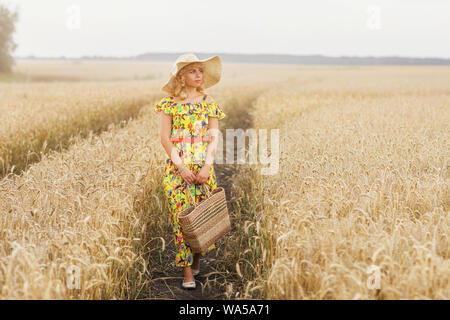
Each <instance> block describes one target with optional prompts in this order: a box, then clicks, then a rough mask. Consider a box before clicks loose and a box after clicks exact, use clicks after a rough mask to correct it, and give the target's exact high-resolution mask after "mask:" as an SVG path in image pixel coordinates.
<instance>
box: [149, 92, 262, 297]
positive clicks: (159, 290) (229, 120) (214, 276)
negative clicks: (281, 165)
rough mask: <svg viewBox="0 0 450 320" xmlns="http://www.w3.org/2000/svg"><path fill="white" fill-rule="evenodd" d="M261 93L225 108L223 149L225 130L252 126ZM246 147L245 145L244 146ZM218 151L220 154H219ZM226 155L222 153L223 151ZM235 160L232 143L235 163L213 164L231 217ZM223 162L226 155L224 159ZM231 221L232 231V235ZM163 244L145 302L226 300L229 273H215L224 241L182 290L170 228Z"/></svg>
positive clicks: (218, 244)
mask: <svg viewBox="0 0 450 320" xmlns="http://www.w3.org/2000/svg"><path fill="white" fill-rule="evenodd" d="M259 95H260V91H258V92H255V93H252V94H248V96H246V97H244V98H240V99H237V98H232V99H230V100H229V101H228V102H227V105H226V115H227V116H226V117H225V118H224V119H223V121H222V120H221V122H220V128H221V132H222V136H223V140H224V143H223V146H224V148H225V146H226V143H225V141H226V136H225V132H226V131H225V130H226V129H227V128H228V129H231V128H234V129H239V128H240V129H243V130H246V129H248V128H251V127H252V125H253V119H252V115H251V111H252V109H253V103H254V102H255V101H256V99H257V98H258V96H259ZM246 148H247V145H246ZM218 152H219V151H218ZM223 152H225V150H223ZM236 158H237V144H236V143H234V159H235V161H234V163H233V164H218V163H216V164H214V167H215V171H216V178H217V185H218V186H219V187H223V188H224V189H225V193H226V197H227V201H228V209H229V211H230V212H229V213H230V216H232V215H233V212H231V210H233V208H235V206H234V205H233V201H235V200H234V199H233V198H232V192H231V187H232V185H233V178H234V176H235V175H236V174H237V173H238V165H237V164H235V162H236ZM223 159H224V160H225V155H224V157H223ZM233 230H234V227H233V221H232V231H231V232H233ZM161 236H162V237H163V238H164V239H165V241H166V243H167V246H166V249H165V250H164V252H159V257H158V259H152V262H156V264H157V265H155V266H154V267H152V270H153V272H152V279H151V280H149V289H150V296H148V297H145V298H146V299H175V300H180V299H187V300H210V299H226V295H225V283H224V281H223V280H224V278H227V277H230V275H231V274H232V272H231V270H230V274H229V275H227V274H224V273H223V272H220V271H218V269H223V268H219V264H220V263H221V257H222V255H223V250H224V247H225V246H224V243H223V241H224V240H221V241H219V242H218V243H216V246H217V249H216V250H213V251H212V252H210V253H208V254H207V255H205V256H204V257H202V258H201V260H200V274H199V275H198V276H195V281H196V283H197V288H196V289H195V290H184V289H183V288H182V287H181V282H182V280H183V273H182V271H181V269H180V268H178V267H176V266H175V264H174V261H173V260H174V256H175V252H176V251H175V245H174V240H173V236H172V233H171V230H170V226H168V228H167V232H166V233H165V234H164V235H161Z"/></svg>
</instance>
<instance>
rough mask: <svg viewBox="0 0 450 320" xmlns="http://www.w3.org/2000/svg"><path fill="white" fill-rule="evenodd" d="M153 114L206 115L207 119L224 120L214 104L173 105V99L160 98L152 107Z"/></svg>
mask: <svg viewBox="0 0 450 320" xmlns="http://www.w3.org/2000/svg"><path fill="white" fill-rule="evenodd" d="M154 111H155V112H157V113H158V112H161V111H162V112H164V113H165V114H168V115H188V114H193V113H206V114H207V115H208V117H217V118H218V119H219V120H220V119H223V118H225V116H226V114H225V112H224V111H223V110H222V108H221V107H220V106H219V105H217V103H216V102H206V101H203V102H198V103H175V102H174V101H173V97H164V98H162V99H161V100H160V101H159V102H158V103H157V104H156V105H155V107H154Z"/></svg>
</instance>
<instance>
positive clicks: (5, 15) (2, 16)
mask: <svg viewBox="0 0 450 320" xmlns="http://www.w3.org/2000/svg"><path fill="white" fill-rule="evenodd" d="M16 21H17V12H11V11H10V10H9V9H8V8H6V7H5V6H3V5H1V4H0V72H7V73H10V72H11V70H12V66H13V64H14V59H13V57H12V53H13V51H14V50H15V49H16V47H17V45H16V44H15V43H14V40H13V38H12V36H13V33H14V31H15V30H16V26H15V23H16Z"/></svg>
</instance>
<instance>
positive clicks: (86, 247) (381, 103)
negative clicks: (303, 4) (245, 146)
mask: <svg viewBox="0 0 450 320" xmlns="http://www.w3.org/2000/svg"><path fill="white" fill-rule="evenodd" d="M52 63H53V64H54V65H56V66H54V67H51V65H50V64H52ZM84 64H86V65H87V66H84ZM81 66H82V67H81V68H80V65H78V67H76V66H74V65H72V63H70V62H66V63H65V64H64V63H62V62H56V63H55V62H48V61H40V62H35V61H32V62H30V61H23V62H22V63H20V64H19V65H18V66H17V69H16V72H19V73H22V74H25V75H26V76H25V77H24V78H21V79H20V80H16V81H12V82H8V83H0V92H1V95H2V99H1V101H2V104H1V105H0V110H1V111H2V113H1V114H2V115H1V116H0V119H1V121H2V122H1V123H2V126H1V128H0V137H1V140H0V152H1V153H0V157H1V158H0V159H1V160H2V166H3V167H2V168H4V169H3V171H4V172H3V175H4V176H3V178H2V179H1V180H0V214H1V215H0V233H1V236H0V298H1V299H138V298H143V297H145V298H150V299H151V298H158V297H155V296H154V293H153V289H152V282H151V280H152V275H153V274H154V273H155V268H156V267H157V265H156V262H157V260H158V257H160V256H161V255H164V254H169V253H168V252H167V248H166V247H167V245H168V239H170V234H169V233H168V228H167V226H168V218H167V216H166V208H167V204H166V203H165V199H164V194H163V191H162V190H163V188H162V186H161V181H162V160H163V158H164V150H163V148H162V146H161V145H160V143H159V136H158V133H159V128H158V125H159V122H158V118H157V115H156V114H155V113H154V112H153V110H152V107H153V105H154V104H155V103H156V102H157V101H158V100H159V99H160V98H161V97H162V96H163V93H162V92H160V91H159V87H160V84H161V83H162V82H163V81H164V80H165V76H166V73H165V72H164V70H169V66H168V64H152V63H143V64H139V63H138V64H136V63H129V64H128V65H127V63H117V64H115V62H108V63H104V64H98V65H95V66H94V62H92V61H91V62H83V63H82V64H81ZM103 71H104V72H103ZM23 79H27V80H23ZM207 91H208V92H209V93H210V94H211V95H212V96H213V97H214V98H215V100H216V101H217V102H218V103H219V104H220V105H221V106H222V107H223V109H224V111H225V112H226V113H227V118H226V120H225V121H224V122H222V123H221V130H222V132H223V133H224V134H225V130H226V129H232V128H235V129H237V128H244V127H251V128H254V129H266V130H273V129H278V130H279V132H280V135H279V137H280V140H279V143H278V146H279V150H280V154H279V155H280V157H279V169H278V171H277V172H276V173H275V174H273V175H263V174H261V169H262V168H263V167H264V165H262V164H256V165H253V164H252V165H250V164H242V165H241V164H239V165H236V166H234V169H233V174H230V175H229V176H228V177H227V179H230V181H231V182H232V184H233V186H232V193H231V198H229V208H230V214H231V218H232V224H233V231H232V233H231V234H229V235H228V236H227V238H226V239H225V240H224V245H223V247H222V248H221V249H220V251H219V253H220V254H219V255H218V256H217V259H218V260H219V262H220V263H218V264H217V270H216V273H217V274H218V275H220V276H221V277H222V278H221V279H222V280H223V281H221V282H220V285H219V288H220V290H223V291H224V293H225V296H226V298H228V299H239V298H262V299H449V298H450V271H449V270H450V265H449V253H450V252H449V239H448V237H449V227H450V217H449V207H450V196H449V182H450V174H449V171H448V170H449V159H450V134H449V130H448V129H447V128H448V127H449V123H450V68H448V67H387V66H378V67H350V66H346V67H339V66H286V65H266V66H265V65H244V64H229V65H226V64H225V65H224V74H223V81H221V83H220V84H219V85H217V86H215V87H213V88H211V90H207ZM243 115H244V116H243ZM243 117H245V118H243ZM59 144H62V145H64V147H60V148H57V146H58V145H59ZM269 145H270V144H269ZM49 146H50V147H49ZM30 154H39V157H37V158H36V159H33V161H29V159H28V158H29V157H30ZM27 159H28V160H27ZM13 167H15V168H20V170H17V171H16V172H14V170H12V168H13ZM11 171H13V172H11ZM222 182H224V180H222V181H221V180H218V185H219V186H220V185H221V183H222ZM373 270H375V271H376V272H375V273H374V272H372V271H373ZM70 272H78V275H79V276H80V277H81V283H80V286H79V287H77V288H75V289H74V288H73V287H71V286H70V285H69V284H70V283H69V280H70V279H72V278H71V275H70ZM376 277H378V278H376ZM373 279H375V280H376V281H375V282H371V280H373ZM374 283H375V287H374V286H373V284H374Z"/></svg>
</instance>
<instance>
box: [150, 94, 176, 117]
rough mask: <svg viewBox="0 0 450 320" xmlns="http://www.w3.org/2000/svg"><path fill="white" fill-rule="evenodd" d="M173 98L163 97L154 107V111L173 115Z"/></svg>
mask: <svg viewBox="0 0 450 320" xmlns="http://www.w3.org/2000/svg"><path fill="white" fill-rule="evenodd" d="M172 104H173V103H172V100H171V99H170V98H168V97H165V98H162V99H161V100H160V101H159V102H158V103H157V104H156V105H155V107H154V109H153V110H154V111H155V112H156V113H159V112H161V111H162V112H164V113H165V114H168V115H172V114H173V107H172Z"/></svg>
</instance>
